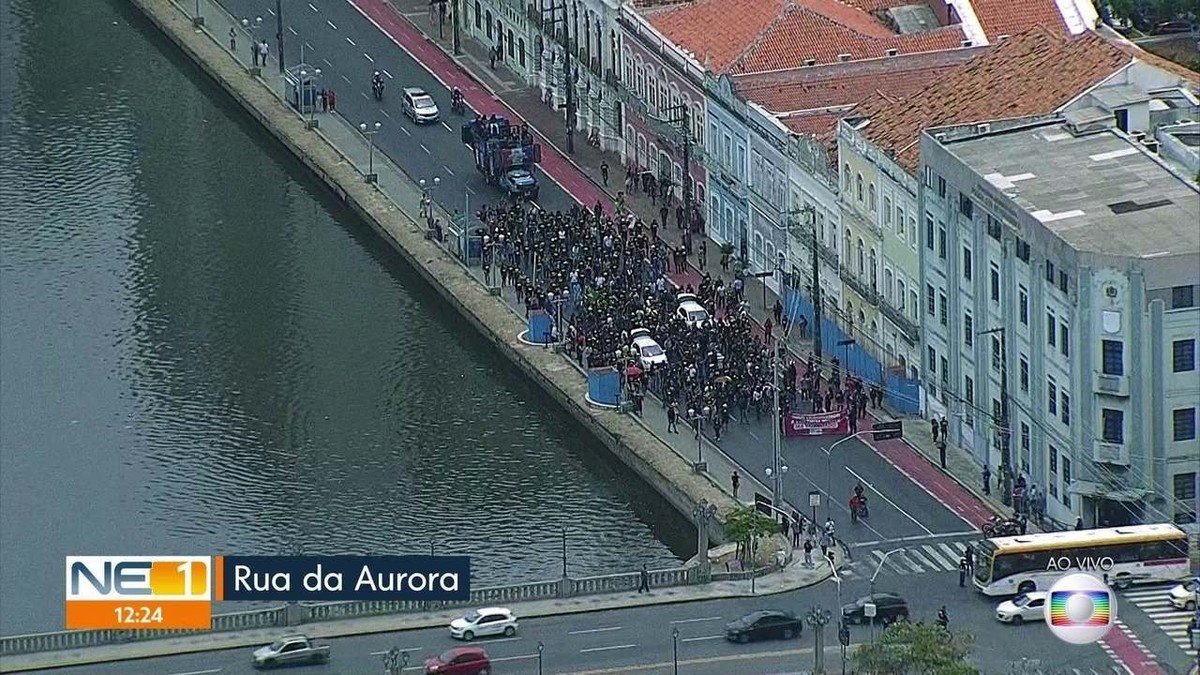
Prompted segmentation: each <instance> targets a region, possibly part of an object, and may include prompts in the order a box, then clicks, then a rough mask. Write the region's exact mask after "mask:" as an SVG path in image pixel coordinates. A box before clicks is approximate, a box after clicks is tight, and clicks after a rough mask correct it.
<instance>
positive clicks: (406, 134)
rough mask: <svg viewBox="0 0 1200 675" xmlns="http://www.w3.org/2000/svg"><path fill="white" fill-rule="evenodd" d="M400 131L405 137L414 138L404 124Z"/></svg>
mask: <svg viewBox="0 0 1200 675" xmlns="http://www.w3.org/2000/svg"><path fill="white" fill-rule="evenodd" d="M400 131H403V132H404V135H405V136H412V132H410V131H409V130H408V127H405V126H404V125H403V124H401V125H400Z"/></svg>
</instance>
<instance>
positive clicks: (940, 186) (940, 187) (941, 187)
mask: <svg viewBox="0 0 1200 675" xmlns="http://www.w3.org/2000/svg"><path fill="white" fill-rule="evenodd" d="M937 195H938V196H939V197H941V198H942V199H945V198H946V179H945V178H942V177H941V176H938V177H937Z"/></svg>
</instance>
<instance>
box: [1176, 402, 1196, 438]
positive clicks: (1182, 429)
mask: <svg viewBox="0 0 1200 675" xmlns="http://www.w3.org/2000/svg"><path fill="white" fill-rule="evenodd" d="M1171 418H1172V419H1171V427H1172V430H1173V434H1172V438H1173V439H1174V440H1176V441H1194V440H1196V409H1195V408H1176V409H1174V410H1172V411H1171Z"/></svg>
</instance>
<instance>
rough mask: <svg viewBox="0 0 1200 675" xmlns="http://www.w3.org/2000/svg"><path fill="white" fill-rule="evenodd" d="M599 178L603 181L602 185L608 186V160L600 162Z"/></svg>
mask: <svg viewBox="0 0 1200 675" xmlns="http://www.w3.org/2000/svg"><path fill="white" fill-rule="evenodd" d="M600 179H601V180H603V181H604V187H608V162H600Z"/></svg>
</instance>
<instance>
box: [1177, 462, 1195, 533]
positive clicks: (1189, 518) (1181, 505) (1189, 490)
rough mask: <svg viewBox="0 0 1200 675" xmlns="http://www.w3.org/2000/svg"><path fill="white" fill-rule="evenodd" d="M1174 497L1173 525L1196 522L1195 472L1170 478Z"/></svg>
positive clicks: (1178, 474)
mask: <svg viewBox="0 0 1200 675" xmlns="http://www.w3.org/2000/svg"><path fill="white" fill-rule="evenodd" d="M1171 482H1172V483H1173V485H1172V487H1173V491H1172V492H1173V494H1174V496H1175V518H1174V520H1175V524H1176V525H1190V524H1192V523H1194V522H1196V472H1194V471H1193V472H1192V473H1177V474H1175V475H1174V476H1172V477H1171Z"/></svg>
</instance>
